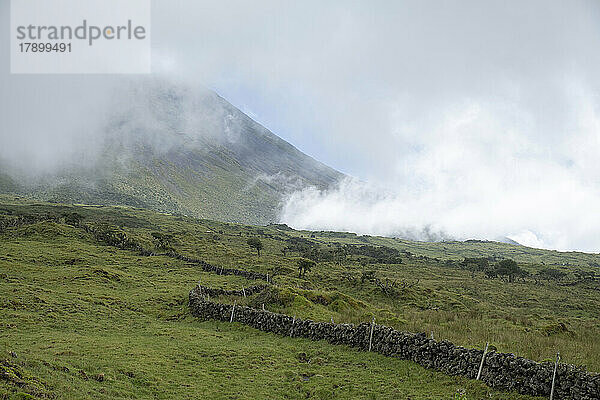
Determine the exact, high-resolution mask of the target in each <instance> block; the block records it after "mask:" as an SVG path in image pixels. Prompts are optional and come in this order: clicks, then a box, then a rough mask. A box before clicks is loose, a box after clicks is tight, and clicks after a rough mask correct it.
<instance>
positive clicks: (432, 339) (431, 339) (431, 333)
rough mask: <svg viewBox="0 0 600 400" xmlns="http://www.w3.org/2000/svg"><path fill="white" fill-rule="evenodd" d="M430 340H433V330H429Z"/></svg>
mask: <svg viewBox="0 0 600 400" xmlns="http://www.w3.org/2000/svg"><path fill="white" fill-rule="evenodd" d="M431 340H433V331H431Z"/></svg>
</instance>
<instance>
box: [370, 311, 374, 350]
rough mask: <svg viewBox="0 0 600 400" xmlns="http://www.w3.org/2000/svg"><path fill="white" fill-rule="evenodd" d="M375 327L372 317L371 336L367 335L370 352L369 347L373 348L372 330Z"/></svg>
mask: <svg viewBox="0 0 600 400" xmlns="http://www.w3.org/2000/svg"><path fill="white" fill-rule="evenodd" d="M374 327H375V317H373V322H371V334H370V335H369V351H371V347H373V328H374Z"/></svg>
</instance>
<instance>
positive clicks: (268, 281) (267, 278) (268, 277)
mask: <svg viewBox="0 0 600 400" xmlns="http://www.w3.org/2000/svg"><path fill="white" fill-rule="evenodd" d="M267 283H269V274H268V273H267Z"/></svg>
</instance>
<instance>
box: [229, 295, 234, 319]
mask: <svg viewBox="0 0 600 400" xmlns="http://www.w3.org/2000/svg"><path fill="white" fill-rule="evenodd" d="M234 310H235V300H234V301H233V307H231V318H229V322H233V311H234Z"/></svg>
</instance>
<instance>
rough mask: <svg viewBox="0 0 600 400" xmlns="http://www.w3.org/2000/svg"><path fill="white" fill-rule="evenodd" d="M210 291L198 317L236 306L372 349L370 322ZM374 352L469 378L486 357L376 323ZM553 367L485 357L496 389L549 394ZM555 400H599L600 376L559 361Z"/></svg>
mask: <svg viewBox="0 0 600 400" xmlns="http://www.w3.org/2000/svg"><path fill="white" fill-rule="evenodd" d="M207 289H208V288H205V287H203V286H200V285H198V286H197V287H196V288H194V289H193V290H192V291H191V292H190V296H189V305H190V309H191V312H192V314H193V315H195V316H196V317H199V318H202V319H214V320H220V321H229V320H230V318H231V313H232V308H233V321H236V322H241V323H244V324H246V325H249V326H251V327H253V328H256V329H259V330H261V331H265V332H272V333H276V334H280V335H286V336H292V337H303V338H308V339H312V340H326V341H328V342H329V343H332V344H345V345H348V346H351V347H355V348H358V349H361V350H368V349H369V336H370V332H371V324H368V323H363V324H359V325H354V324H334V323H329V322H313V321H310V320H302V319H300V318H292V317H290V316H288V315H284V314H277V313H273V312H270V311H262V310H257V309H255V308H251V307H246V306H235V307H234V306H232V305H229V304H220V303H215V302H211V301H208V300H207V298H206V294H207V292H206V290H207ZM372 351H375V352H378V353H381V354H383V355H386V356H393V357H400V358H403V359H406V360H412V361H414V362H416V363H418V364H420V365H422V366H423V367H426V368H431V369H435V370H438V371H442V372H445V373H447V374H450V375H461V376H465V377H468V378H471V379H474V378H475V377H476V376H477V372H478V369H479V365H480V363H481V357H482V356H483V351H482V350H476V349H466V348H464V347H461V346H455V345H454V344H452V343H451V342H448V341H445V340H442V341H436V340H433V339H429V338H427V336H426V335H425V334H424V333H419V334H415V333H408V332H401V331H397V330H395V329H393V328H390V327H387V326H383V325H376V324H375V325H373V340H372ZM553 370H554V364H553V363H538V362H535V361H532V360H528V359H525V358H522V357H517V356H515V355H514V354H507V353H495V352H491V353H488V354H487V355H486V357H485V361H484V364H483V371H482V375H481V380H482V381H483V382H485V383H486V384H488V385H489V386H491V387H493V388H497V389H503V390H514V391H517V392H519V393H522V394H527V395H534V396H549V394H550V388H551V384H552V374H553ZM554 399H555V400H556V399H574V400H575V399H577V400H592V399H596V400H597V399H600V375H597V374H590V373H587V372H585V371H582V370H581V369H578V368H577V367H575V366H572V365H567V364H560V365H559V367H558V371H557V377H556V387H555V393H554Z"/></svg>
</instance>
